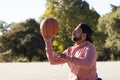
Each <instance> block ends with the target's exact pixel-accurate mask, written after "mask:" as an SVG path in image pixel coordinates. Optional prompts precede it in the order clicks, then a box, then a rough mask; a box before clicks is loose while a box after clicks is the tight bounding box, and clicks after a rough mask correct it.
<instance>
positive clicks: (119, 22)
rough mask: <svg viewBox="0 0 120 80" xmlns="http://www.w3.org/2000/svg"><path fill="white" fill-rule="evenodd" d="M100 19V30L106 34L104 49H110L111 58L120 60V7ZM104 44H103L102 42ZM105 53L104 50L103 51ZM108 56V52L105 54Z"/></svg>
mask: <svg viewBox="0 0 120 80" xmlns="http://www.w3.org/2000/svg"><path fill="white" fill-rule="evenodd" d="M115 9H116V7H115V8H114V9H113V11H112V12H111V13H109V14H106V15H105V16H103V17H101V18H100V19H99V23H98V25H97V27H98V30H99V31H100V32H101V33H104V35H106V37H105V36H103V37H102V38H104V43H103V44H101V45H103V46H104V48H109V49H110V53H111V54H110V55H111V58H112V57H113V59H114V60H119V59H120V7H118V8H117V9H116V10H115ZM101 43H102V42H101ZM103 51H104V50H103ZM104 54H106V52H104Z"/></svg>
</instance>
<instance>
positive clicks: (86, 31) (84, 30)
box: [79, 23, 93, 42]
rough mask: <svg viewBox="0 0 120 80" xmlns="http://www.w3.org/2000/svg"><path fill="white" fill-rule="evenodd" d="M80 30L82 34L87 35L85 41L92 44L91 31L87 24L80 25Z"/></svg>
mask: <svg viewBox="0 0 120 80" xmlns="http://www.w3.org/2000/svg"><path fill="white" fill-rule="evenodd" d="M79 27H80V28H81V29H82V32H83V33H86V34H87V37H86V41H90V42H92V39H91V37H92V35H93V31H92V29H91V28H90V26H88V25H87V24H83V23H82V24H80V26H79Z"/></svg>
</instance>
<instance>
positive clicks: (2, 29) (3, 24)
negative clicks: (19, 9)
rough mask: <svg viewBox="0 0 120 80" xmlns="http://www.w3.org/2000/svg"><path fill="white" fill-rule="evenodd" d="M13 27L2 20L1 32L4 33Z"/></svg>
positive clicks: (0, 24)
mask: <svg viewBox="0 0 120 80" xmlns="http://www.w3.org/2000/svg"><path fill="white" fill-rule="evenodd" d="M10 27H11V24H7V23H6V22H5V21H2V20H0V32H1V33H4V32H6V31H7V30H8V29H9V28H10Z"/></svg>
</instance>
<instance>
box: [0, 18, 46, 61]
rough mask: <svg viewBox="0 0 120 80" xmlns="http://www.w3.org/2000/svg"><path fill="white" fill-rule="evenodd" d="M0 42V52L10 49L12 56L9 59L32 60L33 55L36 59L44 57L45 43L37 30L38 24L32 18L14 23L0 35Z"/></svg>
mask: <svg viewBox="0 0 120 80" xmlns="http://www.w3.org/2000/svg"><path fill="white" fill-rule="evenodd" d="M0 44H1V46H0V48H1V49H3V50H0V51H1V54H2V53H4V52H6V51H9V50H10V51H11V53H12V56H13V58H11V59H13V60H11V61H15V60H17V61H20V60H19V59H17V58H27V59H28V60H29V61H32V59H33V58H34V56H36V57H38V58H37V61H39V60H41V61H42V60H43V59H44V60H45V59H46V56H45V50H44V49H45V44H44V41H43V38H42V36H41V34H40V32H39V24H38V23H37V22H36V21H35V20H34V19H28V20H26V21H25V22H21V23H16V24H14V25H13V27H12V28H11V30H9V31H7V32H6V33H4V34H3V35H2V36H1V37H0ZM43 53H44V54H43ZM40 55H42V56H40Z"/></svg>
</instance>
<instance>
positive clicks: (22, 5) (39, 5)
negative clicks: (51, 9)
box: [0, 0, 120, 23]
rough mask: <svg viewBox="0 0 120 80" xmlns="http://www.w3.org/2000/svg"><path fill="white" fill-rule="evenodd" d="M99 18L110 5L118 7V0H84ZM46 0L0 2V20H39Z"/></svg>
mask: <svg viewBox="0 0 120 80" xmlns="http://www.w3.org/2000/svg"><path fill="white" fill-rule="evenodd" d="M85 1H87V2H88V4H89V5H90V8H92V7H93V8H94V9H95V10H96V11H97V12H98V13H99V14H100V15H101V16H103V15H105V14H106V13H109V12H110V11H111V7H110V4H113V5H116V6H119V5H120V0H85ZM45 3H46V0H0V20H2V21H5V22H7V23H11V22H21V21H25V20H26V19H29V18H34V19H36V20H39V17H40V16H41V15H42V14H43V13H44V11H45Z"/></svg>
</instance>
